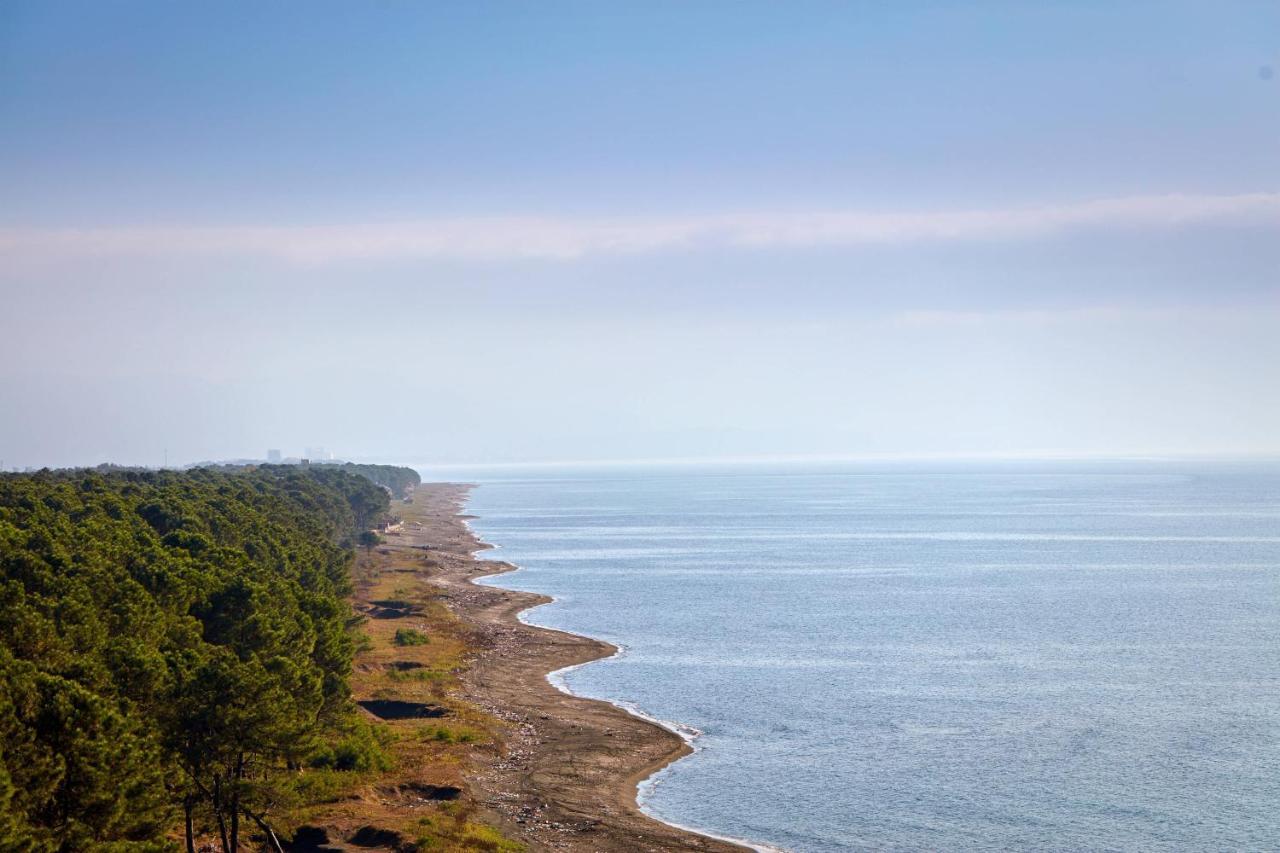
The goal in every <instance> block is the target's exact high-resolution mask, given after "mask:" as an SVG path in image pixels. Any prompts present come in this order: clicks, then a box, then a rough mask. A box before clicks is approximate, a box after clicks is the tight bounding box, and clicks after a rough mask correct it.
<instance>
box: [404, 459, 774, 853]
mask: <svg viewBox="0 0 1280 853" xmlns="http://www.w3.org/2000/svg"><path fill="white" fill-rule="evenodd" d="M470 491H471V487H470V486H468V485H464V484H456V483H440V484H431V485H428V484H424V485H423V486H421V487H420V488H419V489H418V491H417V493H416V494H415V496H414V509H413V514H414V515H415V516H417V519H416V520H417V521H418V522H420V523H421V525H422V526H421V527H420V528H417V529H416V530H414V531H406V533H407V534H408V535H406V536H405V537H404V538H405V539H407V540H409V541H408V542H406V543H405V544H408V545H410V547H417V548H421V549H423V550H425V551H427V552H428V554H429V555H430V557H431V561H430V562H431V564H432V569H431V570H430V572H429V580H430V581H431V583H433V584H434V585H435V586H436V587H437V588H438V589H439V590H440V598H441V600H442V602H443V603H444V604H445V605H446V606H447V607H448V608H449V609H450V610H451V611H452V612H453V613H454V614H455V615H456V616H457V617H458V618H459V619H461V620H462V622H463V624H464V625H466V627H467V629H468V630H469V632H470V635H471V641H470V643H469V645H470V646H471V647H472V649H473V655H472V658H471V661H470V666H469V667H468V669H467V670H466V672H465V673H463V674H462V687H463V697H464V698H465V699H467V700H468V701H469V702H471V703H472V704H474V705H476V706H477V707H479V708H481V709H483V710H485V711H487V712H488V713H490V714H492V715H493V716H495V717H497V718H499V719H501V720H503V721H504V722H505V723H506V724H507V730H508V734H507V737H506V743H505V745H504V749H503V754H502V755H499V756H497V757H495V758H494V759H493V760H490V761H485V762H481V763H479V766H476V767H473V768H472V769H471V772H470V773H468V777H467V778H468V782H469V783H470V784H471V786H472V788H473V792H474V794H475V797H476V800H477V802H478V803H479V804H481V805H482V806H483V807H484V808H485V809H486V811H487V812H488V814H489V817H490V819H492V820H493V821H494V822H495V823H497V824H500V825H501V826H502V828H503V830H504V831H505V832H507V833H508V834H509V835H510V836H511V837H513V838H516V839H518V840H520V841H522V842H524V843H526V844H527V845H528V846H529V847H530V848H531V849H535V850H581V851H606V852H607V853H612V851H618V853H621V851H640V850H648V851H655V853H656V852H657V851H678V850H690V851H716V853H721V851H723V853H729V851H737V852H738V853H741V851H743V850H759V849H761V848H759V847H758V846H756V845H751V844H749V843H747V842H737V841H732V840H729V839H722V838H718V837H715V836H713V835H708V834H705V833H701V832H699V831H697V830H690V829H686V828H684V827H680V826H676V825H674V824H670V823H667V822H665V821H662V820H660V819H659V818H656V817H654V816H652V815H650V814H648V813H647V812H645V811H643V810H642V809H641V808H640V806H639V803H638V800H637V798H638V794H639V786H640V784H641V783H642V782H644V781H645V780H647V779H648V778H650V777H651V776H653V775H654V774H655V773H657V772H658V771H660V770H661V769H663V768H664V767H666V766H668V765H670V764H671V763H672V762H674V761H676V760H678V759H680V758H683V757H684V756H686V755H689V754H690V753H692V752H693V748H692V747H691V746H690V745H689V743H688V742H686V740H685V739H684V738H683V737H682V736H681V735H680V734H679V733H678V732H674V731H672V730H671V729H669V728H667V727H665V726H664V725H661V724H659V723H657V722H653V721H651V720H647V719H645V718H643V717H640V716H637V715H635V714H633V713H632V712H631V711H629V710H628V709H625V708H623V707H621V706H619V705H617V704H615V703H612V702H608V701H605V700H600V699H591V698H587V697H582V696H578V695H575V694H573V693H571V692H567V691H565V690H562V689H560V688H559V687H557V686H556V685H555V684H554V683H553V682H552V680H551V679H550V678H549V676H550V675H552V674H553V673H556V672H559V671H562V670H564V669H567V668H570V667H574V666H579V665H582V664H586V663H591V662H594V661H598V660H601V659H603V658H607V657H609V656H610V655H613V654H616V653H617V651H618V650H617V647H615V646H613V645H611V644H609V643H605V642H603V641H600V640H596V639H593V638H590V637H584V636H580V635H578V634H572V633H569V632H566V631H560V630H558V629H555V628H546V627H542V626H537V625H532V624H530V623H528V622H525V621H524V620H522V619H520V615H521V614H522V613H524V612H526V611H528V610H530V609H532V608H534V607H538V606H540V605H543V604H548V603H550V602H552V601H553V600H554V599H552V598H551V597H550V596H546V595H539V594H536V593H530V592H522V591H518V590H509V589H504V588H502V587H500V586H496V585H493V584H491V583H485V584H477V583H475V582H474V581H476V580H479V579H481V578H494V577H496V576H499V575H502V574H505V573H507V572H510V571H513V570H515V569H516V568H517V567H516V566H514V565H512V564H511V563H506V562H503V561H497V560H481V559H477V558H476V556H475V554H476V553H478V552H480V551H484V550H489V549H490V548H491V546H490V545H488V543H485V542H483V541H482V540H480V538H479V537H478V536H477V535H476V534H475V532H474V531H473V530H471V529H470V526H469V525H467V524H466V521H467V516H466V514H465V504H466V500H467V497H468V495H469V493H470ZM406 509H408V508H406Z"/></svg>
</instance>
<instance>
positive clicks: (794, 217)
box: [0, 193, 1280, 263]
mask: <svg viewBox="0 0 1280 853" xmlns="http://www.w3.org/2000/svg"><path fill="white" fill-rule="evenodd" d="M1209 223H1212V224H1219V225H1237V226H1240V225H1247V226H1254V227H1257V226H1263V227H1280V193H1250V194H1241V195H1183V194H1173V195H1152V196H1130V197H1124V198H1109V199H1099V200H1094V201H1087V202H1076V203H1070V204H1057V205H1042V206H1034V207H1007V208H994V209H980V210H954V211H921V212H906V213H903V212H874V211H843V212H842V211H827V212H815V213H764V214H760V213H756V214H718V215H703V216H678V217H666V218H663V217H651V218H604V217H602V218H548V217H492V218H483V217H481V218H467V219H437V220H426V221H417V222H401V223H383V224H355V225H330V226H263V227H257V226H253V227H182V226H174V227H124V228H120V227H103V228H76V229H69V228H60V229H48V228H43V229H41V228H0V253H5V254H24V255H25V254H29V255H36V256H51V255H54V256H65V255H103V254H111V255H117V254H126V255H162V254H163V255H169V254H201V255H265V256H271V257H277V258H282V259H286V260H289V261H294V262H300V263H324V262H328V261H339V260H359V259H380V258H385V259H394V258H464V259H465V258H474V259H485V260H501V259H519V258H542V259H560V260H572V259H575V258H580V257H584V256H588V255H601V254H637V253H646V252H658V251H669V250H679V249H689V248H703V247H722V248H738V249H778V248H792V249H797V248H807V247H840V246H848V247H856V246H864V245H892V244H909V243H922V242H946V241H970V242H972V241H1009V240H1024V239H1031V238H1035V237H1041V236H1046V235H1052V234H1056V233H1060V232H1064V231H1070V230H1078V229H1102V230H1115V229H1152V228H1171V227H1178V226H1186V225H1194V224H1209Z"/></svg>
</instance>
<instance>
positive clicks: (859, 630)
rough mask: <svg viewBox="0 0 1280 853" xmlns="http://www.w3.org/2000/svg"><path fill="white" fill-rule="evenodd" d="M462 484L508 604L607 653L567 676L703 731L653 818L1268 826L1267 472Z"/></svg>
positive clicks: (894, 831)
mask: <svg viewBox="0 0 1280 853" xmlns="http://www.w3.org/2000/svg"><path fill="white" fill-rule="evenodd" d="M427 473H428V475H429V476H435V477H437V478H439V477H441V476H442V475H441V473H440V472H433V471H430V470H429V471H427ZM448 476H452V477H454V478H455V479H457V478H458V476H457V474H456V473H455V472H448ZM468 479H470V480H473V481H475V482H479V483H480V484H481V485H480V487H479V488H478V489H476V490H475V492H474V494H473V497H472V501H471V505H470V509H471V511H472V512H474V513H475V514H476V515H478V516H479V519H478V520H477V521H475V522H474V525H475V528H476V530H477V532H478V533H479V534H480V535H481V536H482V537H483V538H484V539H485V540H487V541H489V542H492V543H494V544H497V545H499V546H500V550H498V551H495V552H490V554H489V556H491V557H494V558H497V559H505V560H510V561H512V562H515V563H517V564H519V565H520V566H522V567H523V569H522V570H521V571H519V572H517V573H515V574H512V575H506V576H503V577H502V578H501V579H499V580H497V581H495V582H496V583H498V584H500V585H503V586H508V587H512V588H518V589H527V590H536V591H538V592H544V593H548V594H551V595H553V596H555V597H556V599H557V600H556V602H555V603H554V604H551V605H548V606H546V607H542V608H539V609H537V610H536V611H534V612H532V613H530V614H528V616H527V618H528V619H529V620H530V621H532V622H534V623H537V624H542V625H548V626H552V627H556V628H562V629H566V630H569V631H575V632H578V633H582V634H589V635H591V636H595V637H601V638H604V639H607V640H609V641H611V642H613V643H616V644H618V645H620V646H622V647H623V649H624V653H623V654H622V655H621V656H620V657H618V658H615V659H612V660H608V661H602V662H599V663H595V664H591V665H589V666H586V667H584V668H581V669H577V670H574V671H572V672H570V673H568V674H567V676H566V680H567V682H568V686H569V687H570V689H572V690H573V691H574V692H576V693H580V694H585V695H588V696H595V697H601V698H607V699H611V700H614V701H618V702H623V703H628V704H631V705H634V706H636V707H638V708H639V709H641V710H643V711H644V712H645V713H647V714H649V715H652V716H653V717H656V718H659V719H663V720H670V721H676V722H679V723H681V724H684V725H687V726H691V727H693V728H695V729H697V730H698V731H700V732H701V735H700V737H699V738H698V739H697V744H696V745H697V746H698V748H699V751H698V752H697V753H696V754H695V755H694V756H692V757H690V758H688V759H686V760H684V761H681V762H678V763H677V764H675V765H673V766H672V767H671V768H669V769H668V770H666V771H664V772H663V773H661V774H659V776H658V777H656V779H655V780H653V781H652V782H651V783H650V784H649V785H646V786H645V788H644V790H643V802H644V805H645V807H646V808H647V809H648V810H649V811H651V812H652V813H653V814H655V815H658V816H660V817H662V818H664V819H667V820H670V821H672V822H674V823H679V824H683V825H688V826H696V827H700V828H704V829H706V830H708V831H711V832H715V833H717V834H722V835H727V836H732V837H739V838H747V839H751V840H753V841H759V842H764V843H768V844H772V845H776V846H780V847H784V848H788V849H791V850H796V851H843V850H863V849H867V850H870V849H876V850H883V849H902V850H925V849H933V850H961V849H1011V848H1037V849H1057V850H1084V849H1088V850H1100V849H1126V850H1201V849H1203V850H1209V849H1212V850H1222V849H1253V850H1263V849H1280V476H1277V474H1276V472H1275V470H1274V469H1270V470H1262V469H1255V470H1250V469H1248V468H1245V467H1235V468H1228V469H1224V468H1210V467H1204V466H1197V467H1187V466H1182V467H1179V468H1174V467H1161V466H1158V465H1147V466H1142V467H1134V466H1129V467H1119V466H1103V467H1099V466H1093V467H1092V468H1086V467H1084V466H1079V465H1077V466H1074V467H1073V466H1062V465H1058V466H1055V467H1051V468H1047V469H1046V468H1036V467H1035V466H1021V467H1018V468H1008V467H1006V468H1004V469H996V470H989V471H978V470H972V469H969V470H966V469H953V470H950V471H945V472H941V473H926V472H923V471H913V470H910V469H906V468H899V469H881V470H880V471H879V472H871V471H870V470H869V469H864V470H859V469H856V468H847V467H846V468H839V467H832V468H829V469H827V470H814V469H812V468H809V469H799V468H774V469H762V468H755V469H752V468H720V469H714V468H705V469H699V468H667V469H615V470H596V471H589V470H570V469H566V470H563V471H546V470H543V471H538V472H534V473H523V474H513V473H511V472H507V473H506V474H502V473H500V472H499V473H495V472H482V473H479V474H476V473H475V472H468Z"/></svg>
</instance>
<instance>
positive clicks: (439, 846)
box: [417, 803, 529, 853]
mask: <svg viewBox="0 0 1280 853" xmlns="http://www.w3.org/2000/svg"><path fill="white" fill-rule="evenodd" d="M417 844H418V849H419V850H441V851H443V850H484V851H490V853H524V851H526V850H528V849H529V848H527V847H526V846H525V845H523V844H521V843H520V842H518V841H512V840H511V839H509V838H507V837H505V836H504V835H503V834H502V833H501V832H499V831H498V830H496V829H494V828H493V827H491V826H485V825H484V824H480V823H472V822H471V821H469V820H467V819H466V812H465V811H464V810H462V809H459V808H457V806H456V804H453V803H443V804H441V806H440V808H439V809H438V811H437V812H436V814H431V815H427V816H426V817H424V818H422V819H421V820H419V821H418V837H417Z"/></svg>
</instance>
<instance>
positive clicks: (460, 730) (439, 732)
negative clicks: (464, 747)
mask: <svg viewBox="0 0 1280 853" xmlns="http://www.w3.org/2000/svg"><path fill="white" fill-rule="evenodd" d="M418 736H419V737H420V738H421V739H422V740H428V741H436V742H437V743H483V742H485V741H487V740H488V738H487V737H486V736H485V734H484V732H479V731H476V730H475V729H473V728H469V727H467V726H459V727H449V726H428V727H426V728H425V729H423V730H422V731H421V732H419V733H418Z"/></svg>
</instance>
